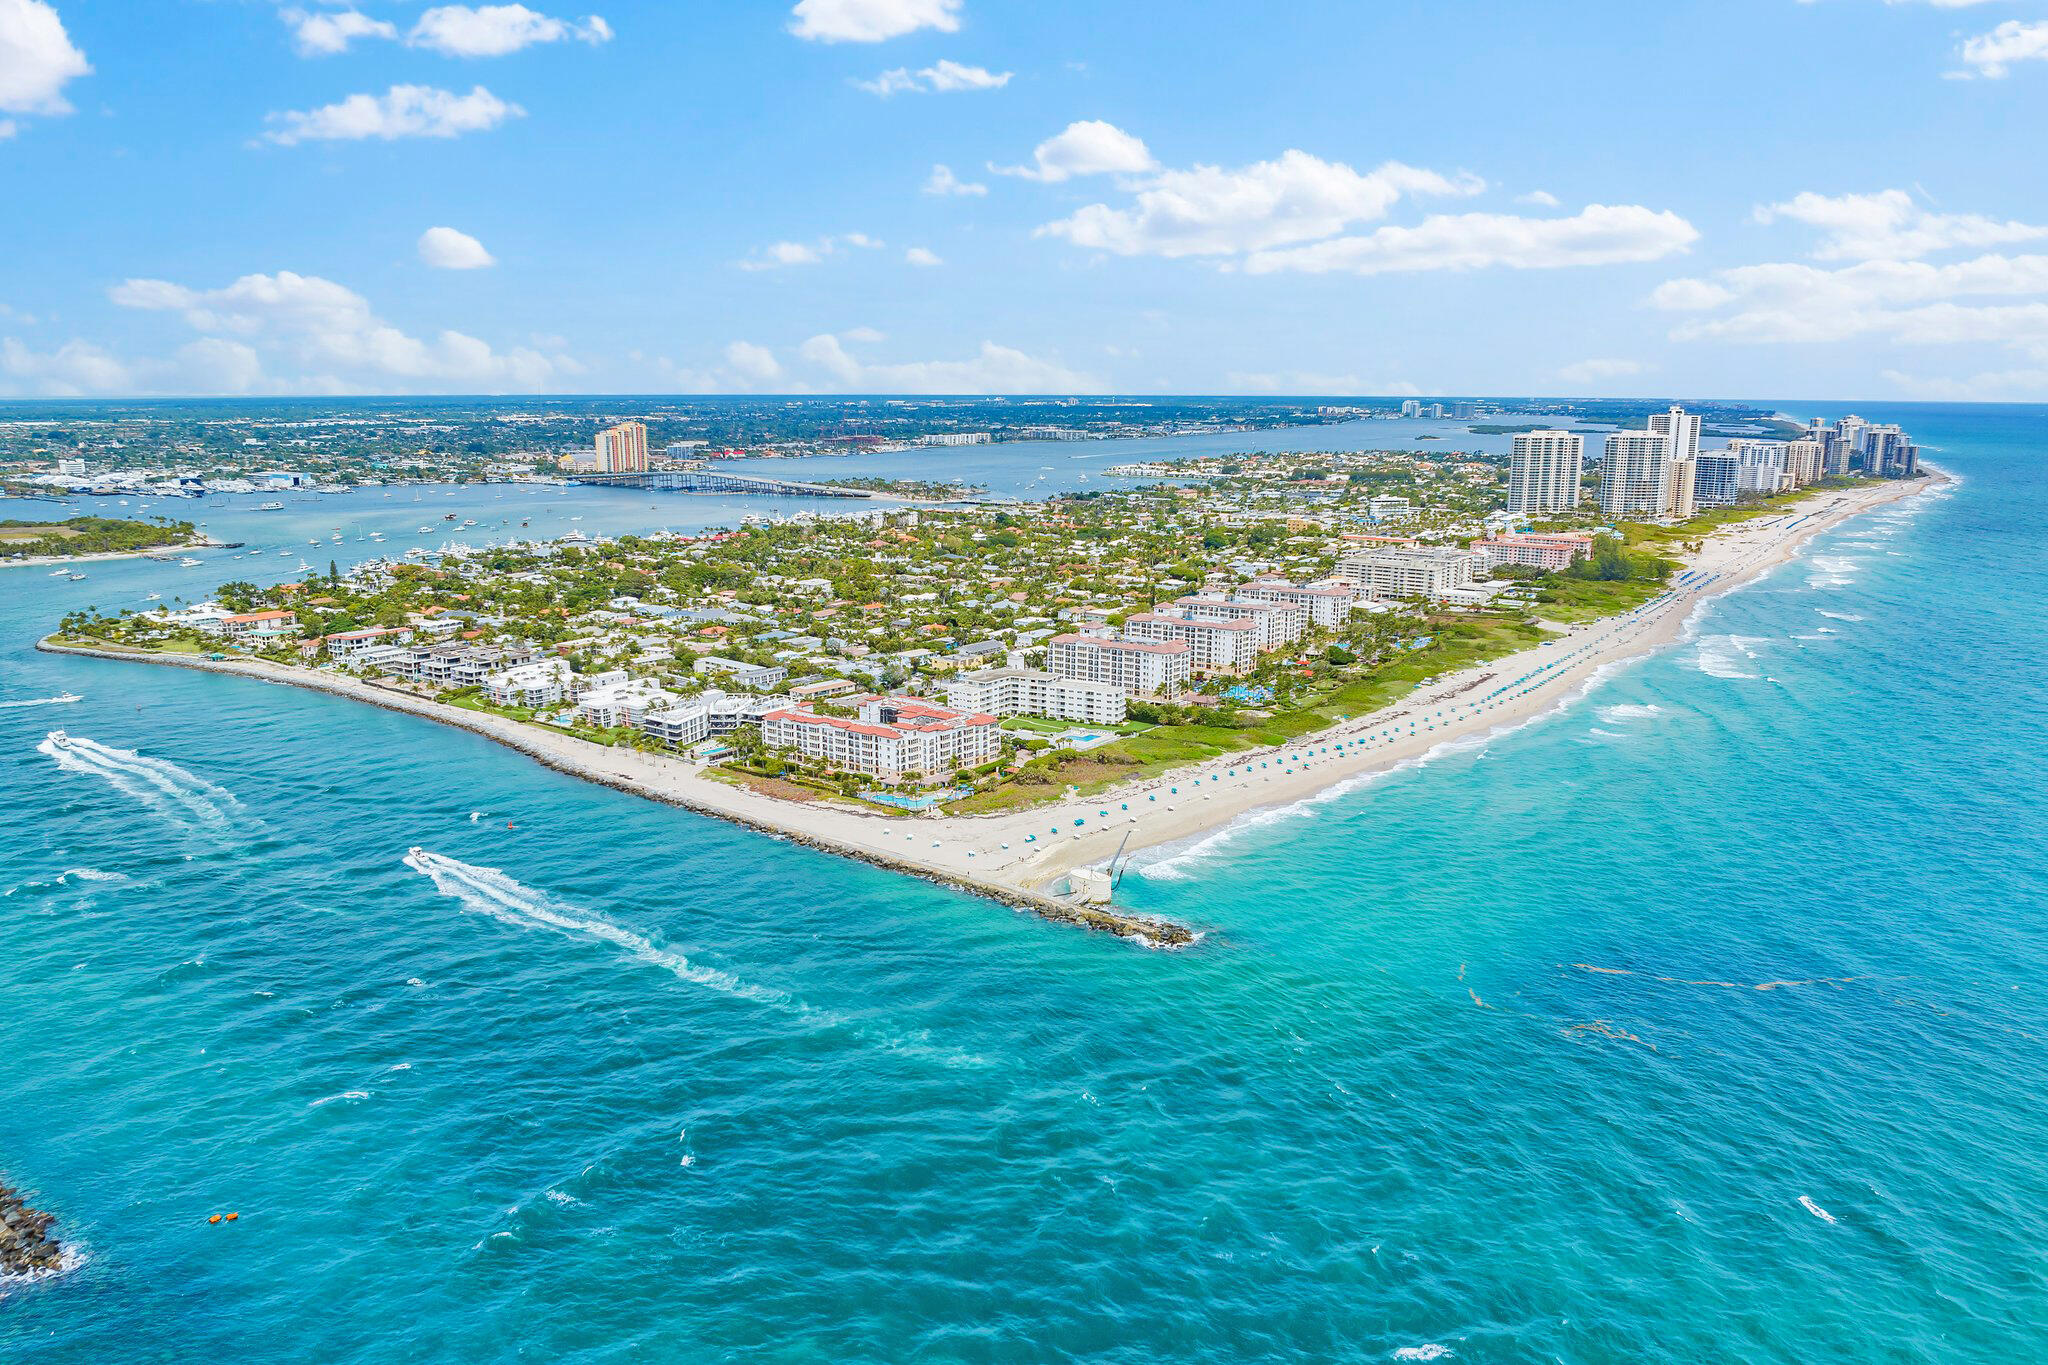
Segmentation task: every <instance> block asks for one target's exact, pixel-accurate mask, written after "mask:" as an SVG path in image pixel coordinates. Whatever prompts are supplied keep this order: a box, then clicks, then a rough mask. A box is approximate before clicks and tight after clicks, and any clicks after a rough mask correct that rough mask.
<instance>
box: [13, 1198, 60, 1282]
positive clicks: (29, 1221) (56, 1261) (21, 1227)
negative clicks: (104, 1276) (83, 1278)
mask: <svg viewBox="0 0 2048 1365" xmlns="http://www.w3.org/2000/svg"><path fill="white" fill-rule="evenodd" d="M56 1221H57V1220H56V1219H55V1218H54V1217H52V1216H51V1215H49V1214H47V1213H42V1212H39V1211H38V1210H35V1209H32V1208H30V1207H29V1206H28V1203H27V1202H26V1201H25V1200H23V1199H22V1197H21V1196H20V1195H19V1194H16V1193H15V1192H14V1189H13V1188H12V1187H11V1186H9V1185H6V1184H4V1183H0V1275H10V1276H11V1275H47V1274H50V1273H51V1272H52V1271H55V1270H59V1269H61V1268H62V1267H63V1264H64V1248H63V1247H62V1246H61V1245H60V1244H59V1243H58V1241H57V1239H56V1238H55V1237H52V1236H51V1235H50V1226H51V1224H53V1223H55V1222H56Z"/></svg>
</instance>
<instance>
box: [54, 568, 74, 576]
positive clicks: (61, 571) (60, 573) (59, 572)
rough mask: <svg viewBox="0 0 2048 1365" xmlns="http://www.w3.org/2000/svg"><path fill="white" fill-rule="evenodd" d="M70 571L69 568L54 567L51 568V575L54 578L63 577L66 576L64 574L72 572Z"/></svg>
mask: <svg viewBox="0 0 2048 1365" xmlns="http://www.w3.org/2000/svg"><path fill="white" fill-rule="evenodd" d="M70 572H71V570H69V569H52V570H50V577H52V578H62V577H64V575H66V574H68V573H70Z"/></svg>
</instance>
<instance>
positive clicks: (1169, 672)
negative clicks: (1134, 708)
mask: <svg viewBox="0 0 2048 1365" xmlns="http://www.w3.org/2000/svg"><path fill="white" fill-rule="evenodd" d="M1193 665H1194V651H1193V650H1191V649H1190V648H1189V647H1188V644H1187V642H1186V641H1184V640H1163V641H1160V640H1118V639H1113V638H1111V637H1110V636H1107V635H1085V634H1075V635H1055V636H1053V638H1052V639H1051V640H1050V641H1049V642H1047V646H1046V660H1045V666H1046V667H1047V668H1048V669H1049V670H1051V671H1052V672H1053V673H1055V674H1057V675H1058V676H1060V677H1062V678H1080V679H1083V680H1085V681H1088V682H1100V683H1108V684H1109V685H1110V686H1111V687H1114V688H1116V689H1117V690H1118V691H1119V692H1122V693H1123V694H1124V695H1125V696H1127V697H1176V696H1179V695H1180V693H1181V692H1182V690H1183V689H1185V688H1186V687H1187V685H1188V678H1189V676H1190V674H1191V672H1192V671H1193Z"/></svg>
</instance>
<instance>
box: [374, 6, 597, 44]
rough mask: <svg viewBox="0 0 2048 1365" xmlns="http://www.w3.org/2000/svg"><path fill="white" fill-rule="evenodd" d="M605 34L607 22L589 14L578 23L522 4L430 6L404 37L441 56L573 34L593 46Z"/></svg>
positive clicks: (572, 35) (408, 42)
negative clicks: (539, 11)
mask: <svg viewBox="0 0 2048 1365" xmlns="http://www.w3.org/2000/svg"><path fill="white" fill-rule="evenodd" d="M611 36H612V29H611V25H610V24H607V23H606V22H605V21H604V20H603V19H601V18H599V17H598V16H597V15H595V14H592V15H589V16H587V17H585V18H584V19H583V20H582V21H581V22H580V23H579V22H572V21H570V20H567V19H557V18H555V17H553V16H552V15H547V14H541V13H538V12H537V11H534V10H530V9H528V8H527V7H526V6H524V5H516V4H515V5H436V6H435V7H434V8H432V9H430V10H428V11H426V12H425V13H424V14H422V15H420V17H419V21H418V22H417V23H415V24H414V25H413V26H412V31H411V32H410V33H408V34H406V35H405V41H406V45H407V46H409V47H423V48H426V49H428V50H429V51H432V52H438V53H440V54H442V55H443V56H446V57H502V56H504V55H506V54H507V53H510V52H517V51H519V50H520V49H521V48H525V47H532V46H533V45H534V44H536V43H559V42H561V41H563V40H564V39H569V38H573V39H576V40H578V41H580V42H585V43H592V44H596V43H604V42H609V41H610V40H611Z"/></svg>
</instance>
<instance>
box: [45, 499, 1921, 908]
mask: <svg viewBox="0 0 2048 1365" xmlns="http://www.w3.org/2000/svg"><path fill="white" fill-rule="evenodd" d="M1946 480H1947V476H1946V475H1943V474H1941V473H1939V472H1933V473H1931V474H1930V476H1929V477H1927V478H1923V479H1920V480H1916V481H1909V482H1901V483H1887V484H1881V485H1874V486H1866V487H1859V488H1853V489H1837V490H1827V491H1823V492H1818V493H1815V494H1814V495H1813V496H1811V497H1809V498H1807V499H1805V500H1804V501H1802V502H1800V503H1799V504H1797V505H1796V506H1795V507H1793V508H1791V509H1790V510H1788V511H1786V512H1784V513H1781V514H1778V515H1775V516H1771V517H1763V518H1758V519H1755V520H1752V521H1747V522H1739V523H1736V524H1734V525H1732V526H1729V527H1726V528H1724V529H1722V530H1720V531H1718V532H1716V533H1715V534H1714V535H1712V536H1711V537H1709V538H1708V539H1707V540H1706V541H1705V542H1704V543H1703V544H1702V545H1701V548H1700V550H1699V551H1698V552H1697V553H1695V554H1692V555H1690V556H1687V557H1686V558H1685V560H1684V567H1683V568H1682V569H1681V570H1680V571H1679V573H1678V574H1677V575H1675V576H1674V586H1673V587H1672V588H1671V589H1670V590H1669V591H1667V592H1665V593H1664V594H1662V595H1661V596H1659V597H1657V598H1655V599H1653V600H1652V601H1650V602H1648V603H1646V604H1644V605H1643V606H1641V607H1638V608H1637V609H1635V610H1634V611H1631V612H1629V613H1627V614H1625V615H1621V616H1615V617H1609V618H1606V619H1603V620H1600V621H1596V622H1591V623H1588V624H1585V625H1580V626H1575V627H1571V628H1570V629H1568V630H1566V631H1564V632H1563V633H1561V634H1558V635H1556V636H1555V637H1554V638H1552V639H1551V640H1550V641H1548V642H1546V643H1544V644H1542V645H1538V646H1535V647H1532V648H1530V649H1526V650H1523V651H1520V652H1518V653H1515V654H1511V655H1506V656H1503V657H1501V658H1498V659H1495V660H1493V661H1491V662H1489V663H1484V664H1479V665H1475V666H1473V667H1471V668H1468V669H1465V670H1462V671H1460V672H1457V673H1454V674H1448V675H1445V676H1443V677H1440V678H1438V679H1437V680H1436V681H1435V682H1434V683H1432V684H1430V685H1428V686H1427V687H1425V688H1422V689H1418V690H1417V691H1416V692H1414V693H1412V694H1411V695H1410V696H1408V697H1407V698H1404V699H1403V700H1402V701H1400V702H1397V703H1395V704H1394V705H1392V706H1389V707H1385V708H1383V709H1381V710H1379V711H1376V712H1374V713H1372V714H1370V715H1367V716H1361V717H1356V718H1354V719H1351V720H1349V721H1346V722H1344V723H1342V724H1340V725H1338V726H1335V727H1333V728H1331V729H1328V730H1325V731H1323V732H1321V733H1319V734H1316V735H1313V736H1309V737H1306V738H1304V739H1303V740H1302V741H1301V742H1299V743H1296V744H1290V745H1287V746H1284V747H1281V748H1277V749H1266V750H1246V751H1244V752H1241V753H1238V754H1234V755H1231V756H1229V757H1228V758H1222V759H1216V760H1212V761H1210V762H1208V763H1205V764H1202V765H1198V766H1190V767H1187V768H1183V769H1178V770H1175V771H1174V772H1172V773H1170V774H1167V775H1164V776H1161V777H1157V778H1153V779H1149V780H1146V781H1143V782H1137V783H1131V784H1128V785H1126V786H1123V787H1119V788H1117V789H1115V790H1113V791H1108V792H1104V793H1100V794H1097V795H1094V796H1089V797H1083V798H1079V799H1075V800H1069V801H1062V802H1059V803H1057V804H1054V803H1048V804H1044V805H1040V806H1034V807H1032V808H1031V809H1030V810H1028V811H1023V812H1015V813H1005V814H997V815H982V816H958V815H933V816H914V817H905V816H888V815H880V814H876V815H869V814H865V813H862V812H859V811H854V810H848V809H844V808H839V807H834V806H828V805H825V804H822V803H811V802H797V801H788V800H783V799H780V798H776V797H770V796H764V795H762V794H760V793H758V792H754V791H750V790H747V789H745V788H743V787H739V786H736V785H734V784H732V783H730V782H725V781H721V780H718V779H717V778H714V777H709V776H706V775H705V773H704V771H703V765H701V764H699V763H694V762H692V761H690V760H688V759H685V758H681V757H677V756H672V755H664V754H647V753H640V752H637V751H633V750H627V749H606V748H600V747H598V746H596V745H593V744H590V743H588V742H587V741H584V740H581V739H578V738H576V737H574V736H572V735H568V734H564V733H562V732H560V731H556V730H552V729H549V728H546V727H543V726H538V725H532V724H526V723H522V722H519V721H513V720H509V719H505V718H503V717H499V716H492V715H487V714H483V713H481V712H476V711H471V710H467V709H464V708H461V707H456V706H452V705H449V704H447V703H444V702H439V701H434V700H430V699H427V698H424V697H421V696H418V695H416V694H414V693H411V692H409V691H406V690H403V689H401V688H398V687H395V686H385V685H379V684H376V683H371V682H365V681H362V680H360V679H356V678H352V677H348V676H345V675H342V674H337V673H327V672H320V671H315V670H311V669H301V668H293V667H286V666H279V665H275V664H271V663H267V662H264V661H261V660H249V659H224V660H208V659H204V658H198V657H194V656H189V655H164V654H147V653H143V652H140V651H134V652H131V651H125V650H113V649H79V648H77V647H73V646H64V645H57V644H54V643H51V642H47V641H46V642H45V643H44V645H43V647H44V648H46V649H50V650H54V651H65V652H80V653H90V654H94V655H97V656H100V657H106V658H120V659H131V660H135V661H138V662H148V663H170V664H177V665H181V666H185V667H193V668H202V669H209V670H212V671H216V672H222V673H232V674H237V675H240V676H244V677H253V678H258V679H262V680H264V681H267V682H276V683H282V684H288V685H291V686H297V687H308V688H313V689H316V690H319V691H324V692H329V693H333V694H335V695H337V696H344V697H350V698H353V699H355V700H359V701H367V702H370V703H372V704H375V705H378V706H383V707H387V708H390V709H393V710H399V711H405V712H408V713H411V714H414V715H420V716H424V717H427V718H429V719H432V720H436V721H440V722H442V723H444V724H449V725H455V726H459V727H461V728H463V729H467V730H471V731H474V732H476V733H478V734H481V735H485V736H488V737H489V738H491V739H494V740H497V741H499V742H500V743H503V744H506V745H508V746H510V747H512V748H515V749H518V750H520V751H521V752H523V753H526V754H529V755H531V756H533V757H535V758H536V759H539V760H540V761H541V762H543V763H545V764H547V765H548V766H549V767H552V768H555V769H557V770H559V771H562V772H565V773H570V774H572V775H575V776H578V777H582V778H585V779H587V780H590V781H595V782H599V783H602V784H604V785H606V786H610V787H614V788H617V789H619V790H622V791H628V792H633V793H636V794H638V795H642V796H646V797H649V798H652V799H654V800H658V801H663V802H667V803H669V804H672V805H678V806H683V807H686V808H688V809H691V810H694V811H698V812H701V813H703V814H707V815H713V816H717V817H720V818H723V819H728V820H733V821H737V822H739V823H742V824H745V825H748V826H751V827H753V828H755V829H759V830H763V831H766V832H770V833H774V834H777V835H782V836H786V837H789V838H793V839H797V840H801V841H802V842H805V843H808V844H810V845H813V846H815V847H818V848H822V849H825V850H828V851H831V852H834V853H839V854H843V855H846V856H851V857H856V858H860V859H863V860H866V861H870V862H875V863H879V864H883V865H886V866H890V867H894V868H897V869H900V870H903V871H908V872H911V873H914V874H916V875H919V876H923V877H928V878H931V879H934V880H938V881H944V882H948V883H951V884H954V885H958V886H961V887H963V888H965V889H967V890H971V891H974V892H977V893H979V894H983V895H988V896H992V897H994V898H996V899H999V900H1003V901H1005V902H1007V903H1009V904H1013V905H1018V906H1022V907H1026V908H1030V909H1032V910H1034V911H1037V912H1038V913H1042V914H1047V915H1049V916H1050V917H1052V918H1057V919H1065V920H1071V921H1074V922H1080V923H1086V924H1089V925H1090V926H1091V927H1096V928H1104V929H1109V930H1111V931H1112V932H1116V933H1119V934H1124V935H1127V936H1142V937H1144V938H1146V939H1147V940H1148V941H1155V942H1165V943H1168V944H1173V943H1177V942H1185V941H1188V939H1189V937H1190V936H1189V935H1187V934H1185V933H1184V932H1178V931H1176V930H1175V929H1174V928H1173V927H1172V926H1160V925H1157V924H1155V923H1153V922H1150V921H1147V920H1144V919H1142V918H1140V917H1133V916H1126V915H1123V914H1121V913H1120V912H1116V911H1114V910H1101V909H1091V908H1089V907H1082V906H1076V905H1073V904H1071V903H1069V902H1068V901H1067V900H1066V899H1065V897H1064V894H1063V893H1064V891H1065V883H1066V878H1067V874H1068V873H1069V872H1070V871H1072V870H1074V869H1077V868H1085V867H1093V866H1099V865H1102V864H1105V863H1107V862H1108V861H1109V860H1110V859H1111V858H1113V857H1115V856H1116V855H1117V853H1118V851H1119V850H1120V849H1121V850H1123V851H1125V852H1129V853H1135V852H1138V851H1140V850H1144V849H1148V848H1156V847H1159V846H1162V845H1168V844H1176V843H1181V842H1183V841H1188V840H1192V839H1195V838H1198V837H1200V836H1203V835H1205V834H1207V833H1209V832H1211V831H1214V830H1218V829H1221V828H1222V827H1223V826H1225V825H1227V824H1229V823H1230V822H1231V821H1233V820H1236V819H1238V818H1239V817H1241V816H1243V815H1245V814H1247V813H1248V812H1251V811H1255V810H1260V809H1265V808H1269V807H1276V806H1285V805H1291V804H1293V803H1295V802H1299V801H1302V800H1304V799H1307V798H1309V797H1312V796H1315V795H1316V794H1317V793H1319V792H1322V791H1324V790H1326V789H1328V788H1330V787H1332V786H1334V785H1336V784H1338V783H1341V782H1348V781H1352V780H1355V779H1358V778H1361V777H1364V776H1367V775H1369V774H1372V773H1377V772H1382V771H1385V770H1387V769H1389V768H1393V767H1396V766H1398V765H1401V764H1404V763H1408V762H1411V761H1413V760H1416V759H1419V758H1421V757H1423V756H1424V755H1426V754H1427V753H1429V752H1430V751H1431V750H1434V749H1437V748H1439V747H1441V746H1443V745H1446V744H1450V743H1454V742H1456V741H1459V740H1461V739H1467V738H1470V737H1473V736H1477V735H1482V734H1484V733H1486V732H1489V731H1493V730H1498V729H1505V728H1510V727H1513V726H1517V725H1520V724H1524V723H1526V722H1528V721H1529V720H1531V719H1533V718H1535V717H1536V716H1539V715H1541V714H1542V713H1544V712H1546V711H1549V710H1551V709H1553V708H1555V707H1557V706H1559V705H1560V704H1561V703H1563V702H1564V701H1566V700H1568V699H1569V698H1571V697H1573V696H1574V695H1576V694H1578V693H1579V692H1581V691H1582V690H1583V689H1584V688H1585V687H1586V686H1587V685H1588V684H1589V683H1590V682H1592V681H1593V680H1594V679H1595V678H1596V676H1597V675H1598V674H1599V673H1600V671H1601V670H1602V669H1606V668H1610V667H1612V666H1614V665H1617V664H1620V663H1622V662H1624V661H1626V660H1629V659H1633V658H1638V657H1640V656H1642V655H1645V654H1648V653H1650V652H1652V651H1654V650H1657V649H1660V648H1662V647H1664V646H1667V645H1669V644H1671V643H1673V642H1674V641H1677V640H1678V639H1680V638H1681V637H1682V635H1683V634H1684V632H1685V626H1686V621H1687V619H1688V618H1689V617H1690V616H1691V614H1692V613H1693V611H1694V610H1695V609H1696V608H1697V607H1698V606H1699V605H1700V604H1701V603H1702V602H1704V601H1706V600H1709V599H1711V598H1713V597H1716V596H1719V595H1721V594H1723V593H1726V592H1729V591H1731V590H1733V589H1735V588H1737V587H1740V586H1741V585H1742V584H1744V583H1746V582H1748V581H1750V580H1751V579H1753V578H1755V577H1756V576H1757V575H1759V574H1761V573H1764V572H1765V571H1767V570H1769V569H1771V568H1773V567H1774V566H1776V565H1778V564H1781V563H1783V562H1785V561H1786V560H1788V559H1790V558H1792V557H1793V556H1794V555H1796V554H1797V553H1798V551H1799V549H1800V547H1801V546H1803V545H1804V544H1805V543H1806V542H1807V541H1808V540H1809V539H1811V538H1812V537H1813V536H1814V535H1816V534H1818V533H1820V532H1821V531H1824V530H1827V529H1828V528H1830V527H1832V526H1835V525H1838V524H1839V523H1841V522H1842V521H1844V520H1846V519H1848V518H1850V517H1853V516H1856V515H1859V514H1861V513H1864V512H1868V511H1870V510H1872V509H1873V508H1876V507H1879V506H1882V505H1884V504H1886V503H1889V502H1893V501H1896V500H1898V499H1900V498H1905V497H1910V496H1913V495H1915V494H1918V493H1920V492H1922V491H1924V490H1926V489H1927V488H1929V487H1932V486H1935V485H1936V484H1939V483H1942V482H1946Z"/></svg>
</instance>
